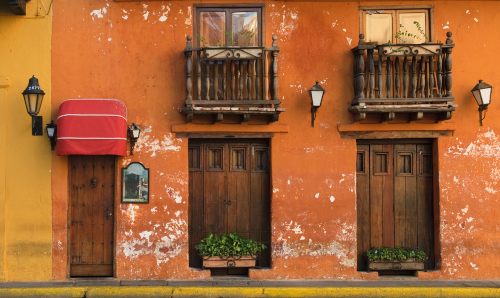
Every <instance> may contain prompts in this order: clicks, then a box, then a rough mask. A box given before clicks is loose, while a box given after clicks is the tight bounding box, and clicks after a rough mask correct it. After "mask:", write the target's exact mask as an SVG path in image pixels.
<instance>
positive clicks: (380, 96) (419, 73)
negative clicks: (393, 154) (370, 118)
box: [349, 32, 455, 121]
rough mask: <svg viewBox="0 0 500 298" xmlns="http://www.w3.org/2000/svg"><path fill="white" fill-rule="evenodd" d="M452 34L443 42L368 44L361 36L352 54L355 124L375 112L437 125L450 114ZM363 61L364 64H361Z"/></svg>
mask: <svg viewBox="0 0 500 298" xmlns="http://www.w3.org/2000/svg"><path fill="white" fill-rule="evenodd" d="M451 36H452V34H451V32H448V33H447V38H446V42H445V43H444V44H442V43H424V44H382V45H377V44H371V43H365V42H364V40H363V39H364V36H363V34H360V38H359V44H358V46H357V47H356V48H354V49H353V50H352V52H353V54H354V80H353V83H354V99H353V101H352V104H351V106H350V107H349V111H351V112H352V113H353V114H355V115H356V116H357V118H358V119H359V120H364V119H367V115H369V114H378V116H379V117H378V119H379V120H383V121H385V120H393V119H395V117H396V115H397V114H404V115H407V117H406V118H408V119H409V120H419V119H422V118H423V117H424V114H432V118H433V119H435V120H437V121H439V120H444V119H450V118H451V113H452V111H454V110H455V103H454V98H453V96H452V93H451V84H452V72H451V67H452V63H451V52H452V49H453V47H454V44H453V40H452V38H451ZM365 61H366V63H365Z"/></svg>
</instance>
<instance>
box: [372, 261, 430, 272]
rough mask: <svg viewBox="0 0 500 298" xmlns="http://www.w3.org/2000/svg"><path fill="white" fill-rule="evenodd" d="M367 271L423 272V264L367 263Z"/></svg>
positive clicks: (408, 262)
mask: <svg viewBox="0 0 500 298" xmlns="http://www.w3.org/2000/svg"><path fill="white" fill-rule="evenodd" d="M368 269H369V270H371V271H382V270H419V271H422V270H424V262H418V261H413V260H407V261H368Z"/></svg>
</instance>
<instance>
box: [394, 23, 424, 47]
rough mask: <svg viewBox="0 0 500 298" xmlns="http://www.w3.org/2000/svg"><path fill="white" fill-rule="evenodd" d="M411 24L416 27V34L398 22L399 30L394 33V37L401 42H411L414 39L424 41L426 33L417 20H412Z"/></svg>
mask: <svg viewBox="0 0 500 298" xmlns="http://www.w3.org/2000/svg"><path fill="white" fill-rule="evenodd" d="M413 25H415V27H416V28H417V31H418V34H414V33H411V32H409V31H408V29H407V28H406V27H405V26H404V25H403V24H399V30H398V31H397V32H396V33H395V34H394V37H395V38H396V39H398V40H399V41H400V42H401V43H412V42H413V41H414V40H419V41H421V42H425V41H426V40H427V35H426V34H425V32H424V29H423V28H422V26H421V25H420V23H419V22H418V21H413Z"/></svg>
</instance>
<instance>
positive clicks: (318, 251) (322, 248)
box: [273, 235, 355, 268]
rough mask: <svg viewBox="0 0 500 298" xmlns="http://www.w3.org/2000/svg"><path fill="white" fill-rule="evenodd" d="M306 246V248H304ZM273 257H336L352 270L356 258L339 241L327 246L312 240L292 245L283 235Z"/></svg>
mask: <svg viewBox="0 0 500 298" xmlns="http://www.w3.org/2000/svg"><path fill="white" fill-rule="evenodd" d="M304 246H305V247H304ZM274 248H275V249H274V250H273V256H278V257H283V258H285V259H288V258H290V257H293V258H296V257H299V256H302V255H307V256H312V257H320V256H336V257H337V258H338V259H339V262H340V264H341V265H342V266H344V267H349V268H352V267H354V265H355V260H354V257H352V252H350V251H349V250H346V249H344V248H343V247H342V245H341V244H340V243H339V242H337V241H331V242H329V243H326V244H322V243H316V244H315V243H313V241H312V240H311V239H309V242H308V243H307V244H306V245H304V244H295V245H291V244H289V243H288V240H287V239H285V238H283V235H280V237H278V242H277V244H276V245H275V246H274Z"/></svg>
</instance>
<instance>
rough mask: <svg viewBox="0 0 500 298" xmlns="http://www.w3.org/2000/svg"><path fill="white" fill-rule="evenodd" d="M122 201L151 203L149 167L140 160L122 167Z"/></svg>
mask: <svg viewBox="0 0 500 298" xmlns="http://www.w3.org/2000/svg"><path fill="white" fill-rule="evenodd" d="M122 203H149V169H148V168H146V167H144V165H143V164H142V163H140V162H132V163H130V164H129V165H128V166H126V167H125V168H123V169H122Z"/></svg>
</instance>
